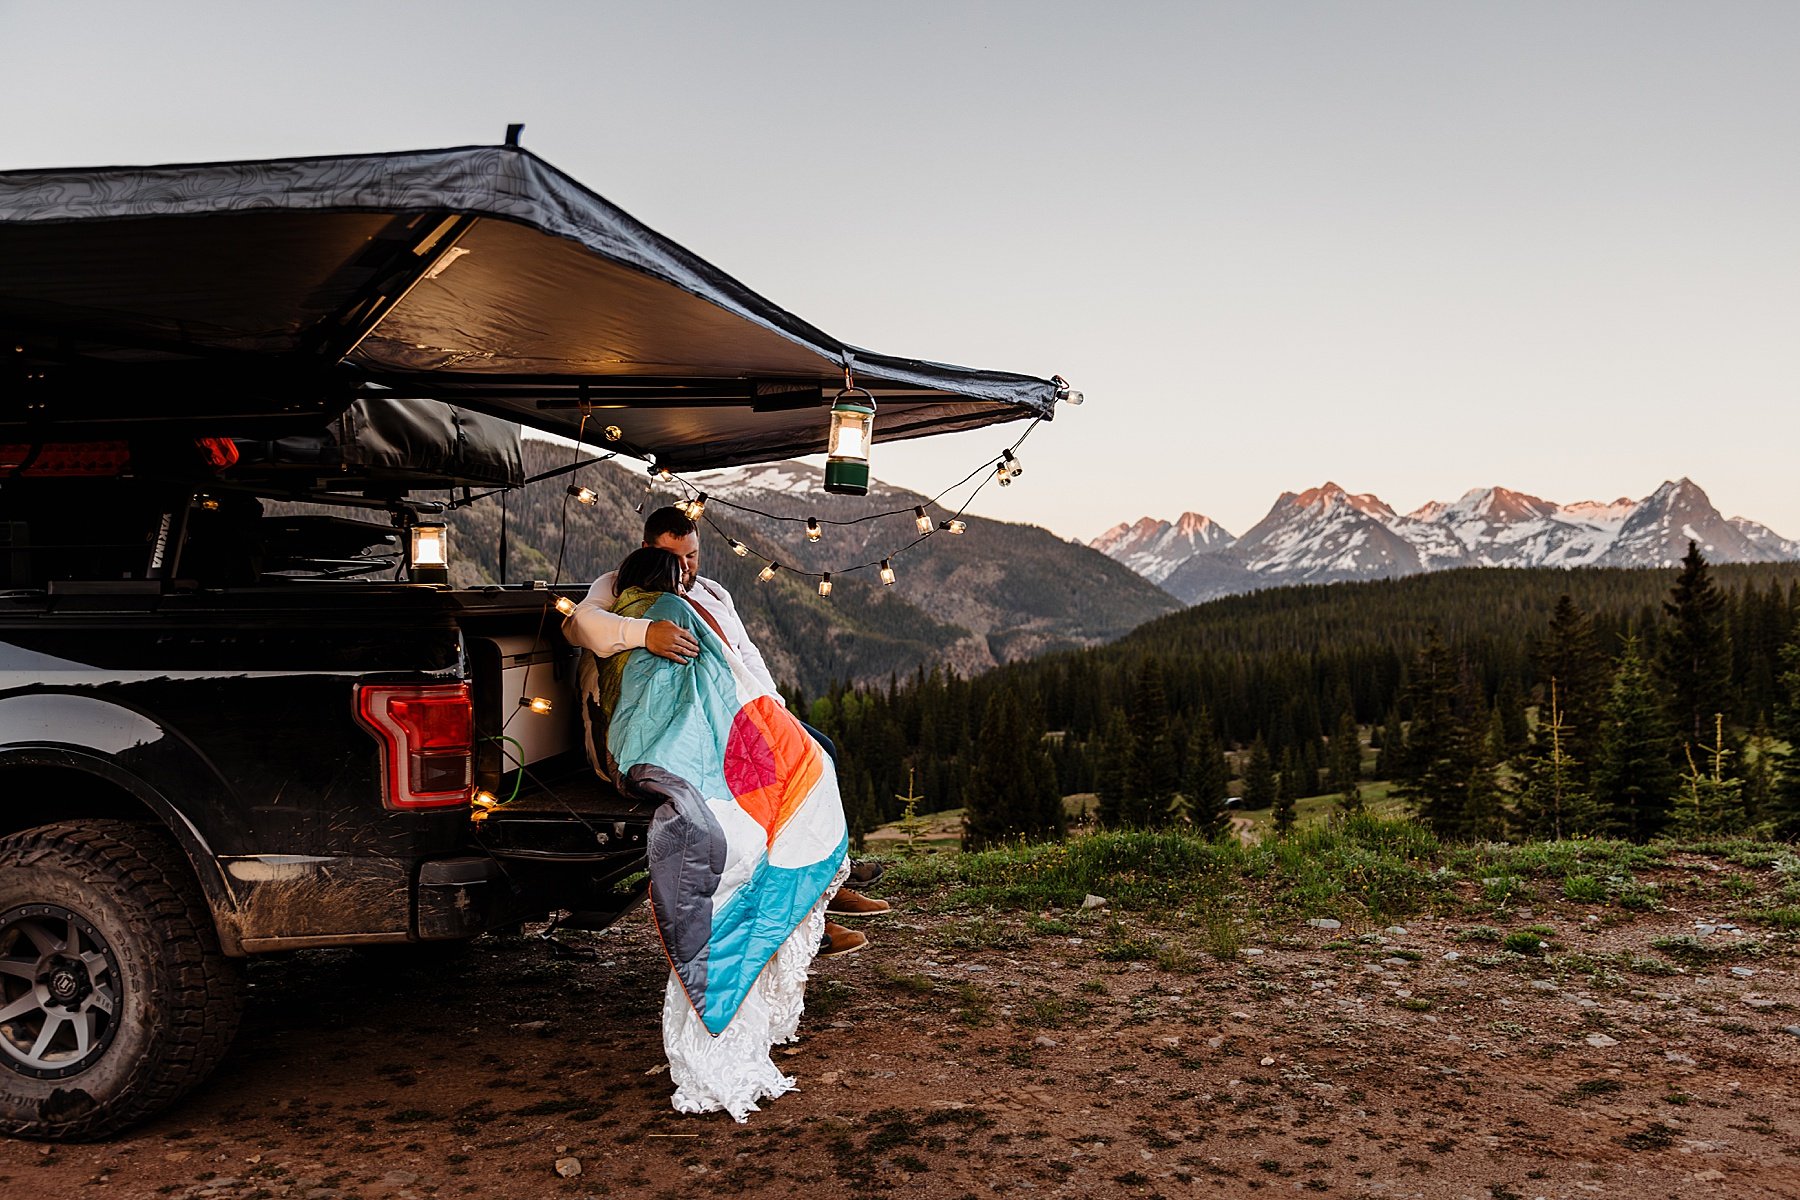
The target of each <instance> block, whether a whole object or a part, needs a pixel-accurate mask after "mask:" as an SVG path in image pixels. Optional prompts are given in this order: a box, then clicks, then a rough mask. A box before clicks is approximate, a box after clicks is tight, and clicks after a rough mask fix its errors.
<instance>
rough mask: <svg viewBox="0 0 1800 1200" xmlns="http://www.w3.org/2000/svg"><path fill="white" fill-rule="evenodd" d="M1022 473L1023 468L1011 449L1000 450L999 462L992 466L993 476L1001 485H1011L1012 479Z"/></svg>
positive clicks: (1023, 471)
mask: <svg viewBox="0 0 1800 1200" xmlns="http://www.w3.org/2000/svg"><path fill="white" fill-rule="evenodd" d="M1024 473H1025V468H1024V467H1023V466H1022V465H1020V463H1019V459H1018V457H1017V456H1016V455H1014V454H1013V452H1012V451H1011V450H1002V451H1001V452H1000V464H999V465H998V466H996V467H995V468H994V478H995V479H998V480H999V481H1000V486H1001V487H1011V486H1012V481H1013V480H1015V479H1017V478H1018V477H1019V476H1020V475H1023V474H1024Z"/></svg>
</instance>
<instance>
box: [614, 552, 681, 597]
mask: <svg viewBox="0 0 1800 1200" xmlns="http://www.w3.org/2000/svg"><path fill="white" fill-rule="evenodd" d="M627 588H642V589H643V590H644V591H646V592H679V591H681V559H680V558H679V557H677V556H676V555H674V554H671V553H670V552H669V551H667V550H664V549H661V548H660V547H657V546H640V547H638V548H637V549H636V550H633V551H632V552H631V553H630V554H627V555H626V556H625V561H624V562H622V563H620V564H619V575H618V579H617V581H616V589H617V591H619V592H620V593H621V594H623V593H624V591H625V590H626V589H627Z"/></svg>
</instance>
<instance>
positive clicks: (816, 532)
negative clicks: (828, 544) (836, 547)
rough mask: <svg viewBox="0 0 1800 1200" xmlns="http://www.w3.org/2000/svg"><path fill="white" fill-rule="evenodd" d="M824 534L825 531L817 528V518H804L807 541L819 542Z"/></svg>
mask: <svg viewBox="0 0 1800 1200" xmlns="http://www.w3.org/2000/svg"><path fill="white" fill-rule="evenodd" d="M824 533H825V531H824V530H823V529H820V528H819V518H817V517H808V518H806V540H807V541H809V542H816V541H818V540H819V538H820V537H822V536H823V535H824Z"/></svg>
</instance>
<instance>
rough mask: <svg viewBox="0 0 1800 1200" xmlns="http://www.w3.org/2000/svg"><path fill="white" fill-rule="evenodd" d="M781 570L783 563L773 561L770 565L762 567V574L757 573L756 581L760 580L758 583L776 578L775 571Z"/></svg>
mask: <svg viewBox="0 0 1800 1200" xmlns="http://www.w3.org/2000/svg"><path fill="white" fill-rule="evenodd" d="M779 570H781V564H780V563H776V562H771V563H770V564H769V565H768V566H766V567H764V568H763V569H762V571H761V573H760V574H758V575H757V577H756V582H758V583H767V582H769V580H771V579H773V578H775V572H777V571H779Z"/></svg>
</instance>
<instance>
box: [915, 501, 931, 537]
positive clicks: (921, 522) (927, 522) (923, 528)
mask: <svg viewBox="0 0 1800 1200" xmlns="http://www.w3.org/2000/svg"><path fill="white" fill-rule="evenodd" d="M913 524H915V525H917V526H918V527H919V532H920V533H930V532H931V518H930V517H928V516H926V515H925V506H924V505H923V504H918V505H914V506H913Z"/></svg>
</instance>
